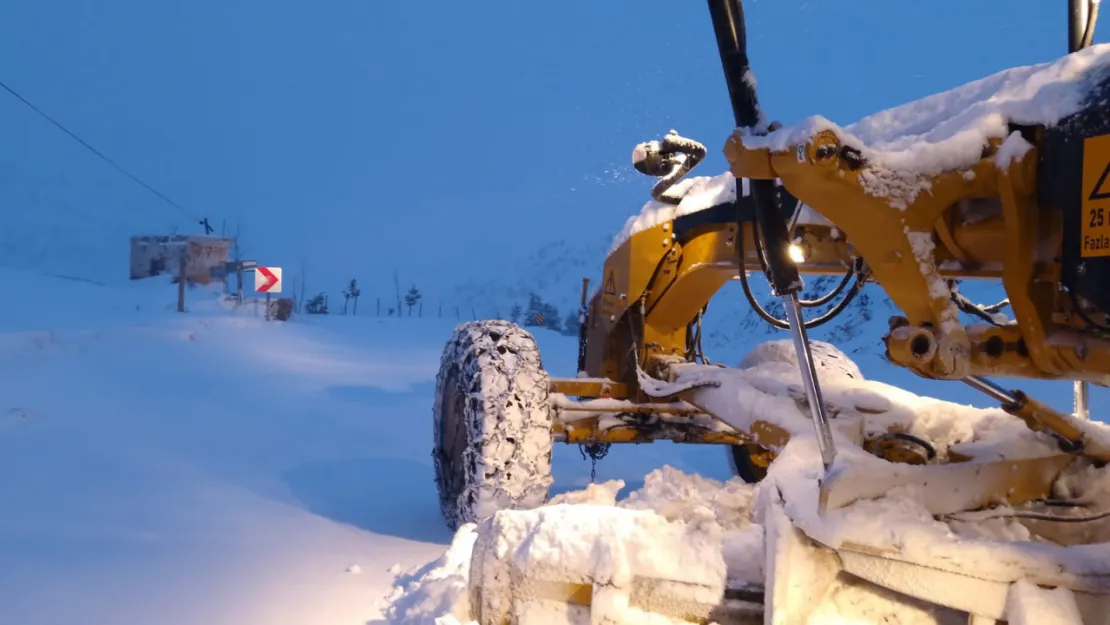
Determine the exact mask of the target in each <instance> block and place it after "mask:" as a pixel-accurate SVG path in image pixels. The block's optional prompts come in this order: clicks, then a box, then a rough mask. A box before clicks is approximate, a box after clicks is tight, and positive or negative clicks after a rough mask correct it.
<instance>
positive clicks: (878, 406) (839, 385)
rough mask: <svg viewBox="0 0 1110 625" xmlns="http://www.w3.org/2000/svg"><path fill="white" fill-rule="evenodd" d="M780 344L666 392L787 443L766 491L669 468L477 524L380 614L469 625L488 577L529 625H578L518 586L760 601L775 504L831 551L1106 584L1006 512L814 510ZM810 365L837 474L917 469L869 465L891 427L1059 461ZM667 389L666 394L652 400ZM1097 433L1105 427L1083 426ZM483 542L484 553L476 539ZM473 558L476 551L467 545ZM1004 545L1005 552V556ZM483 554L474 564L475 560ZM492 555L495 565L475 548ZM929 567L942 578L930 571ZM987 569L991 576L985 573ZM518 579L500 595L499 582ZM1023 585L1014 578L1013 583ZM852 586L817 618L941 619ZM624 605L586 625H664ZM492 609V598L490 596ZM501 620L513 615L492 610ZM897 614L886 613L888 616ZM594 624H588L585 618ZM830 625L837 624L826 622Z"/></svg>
mask: <svg viewBox="0 0 1110 625" xmlns="http://www.w3.org/2000/svg"><path fill="white" fill-rule="evenodd" d="M782 347H783V345H782V344H781V343H770V344H765V345H763V346H760V347H758V348H757V349H756V350H753V352H752V353H751V354H750V355H749V357H748V358H746V359H745V360H744V362H743V363H742V364H741V366H742V367H745V368H741V369H722V368H715V367H704V366H690V367H689V368H686V369H683V370H682V372H681V373H680V375H679V376H678V379H677V381H676V382H675V384H684V383H690V382H691V381H700V382H706V381H712V382H714V383H715V384H716V385H715V386H710V387H706V388H704V389H702V390H701V391H699V393H700V394H699V396H698V400H699V401H698V403H699V404H700V405H703V406H706V407H708V408H709V409H711V410H713V411H714V412H715V413H716V414H718V415H720V416H721V417H722V418H723V419H725V420H726V421H728V422H729V423H731V424H733V425H736V426H739V427H744V428H747V427H750V425H751V423H752V422H753V421H754V420H763V421H765V422H768V423H771V424H774V425H776V426H778V427H780V428H782V429H784V430H786V431H788V432H790V434H791V436H792V438H791V442H790V443H789V444H788V445H787V446H786V447H785V448H783V449H781V450H780V452H779V455H778V458H777V459H776V461H775V462H774V464H773V465H772V466H771V469H770V471H769V473H768V476H767V478H766V479H765V480H764V481H763V482H762V483H760V484H759V485H758V486H752V485H749V484H745V483H743V482H742V481H740V480H739V479H738V478H736V479H733V480H731V481H729V482H726V483H722V482H718V481H715V480H711V479H707V478H704V477H700V476H695V475H687V474H685V473H682V472H680V471H678V470H675V469H672V468H670V467H664V468H662V469H659V470H656V471H653V472H652V473H650V474H649V475H648V476H647V478H646V479H645V482H644V486H643V488H641V489H639V490H636V491H634V492H632V493H630V494H628V496H627V497H625V498H623V499H620V500H618V494H619V492H620V491H621V489H622V488H623V487H624V483H623V482H621V481H612V482H606V483H602V484H595V485H592V486H590V487H589V488H588V489H587V490H585V491H578V492H571V493H566V494H563V495H560V496H557V497H555V498H553V499H552V500H551V501H550V502H549V503H548V504H547V505H545V506H543V507H541V508H538V509H535V510H530V511H503V512H499V513H497V514H496V515H495V516H494V517H493V518H492V519H490V520H487V521H485V522H483V524H482V525H481V526H475V525H467V526H465V527H463V528H461V529H460V530H459V532H458V533H457V535H456V537H455V539H454V542H453V544H452V545H451V548H450V549H449V550H448V552H447V553H446V554H445V555H444V556H443V557H441V558H440V559H439V560H437V561H435V562H433V563H430V564H428V565H426V566H425V567H423V568H421V569H419V570H416V571H413V572H410V573H408V574H405V575H401V576H399V577H398V578H397V580H396V584H395V588H394V591H393V594H392V596H391V597H390V606H389V608H388V609H387V610H386V615H387V618H388V619H389V622H390V623H396V624H401V623H406V624H411V623H415V624H419V623H428V624H433V623H438V624H455V623H467V622H468V621H470V619H471V618H472V614H474V610H476V609H478V608H479V607H481V609H490V608H489V607H488V606H485V605H483V606H474V605H472V603H471V602H472V601H473V600H474V599H475V597H472V596H468V592H467V588H468V580H469V579H470V576H471V575H482V576H483V577H482V579H481V582H482V583H481V584H480V586H481V587H482V588H483V592H485V593H490V592H491V588H490V587H491V586H492V585H496V584H502V585H505V584H510V585H511V584H520V586H519V587H514V588H512V589H511V590H510V589H509V588H508V587H505V588H504V590H505V593H504V594H503V595H502V596H511V597H519V596H522V595H523V594H528V593H533V594H532V595H530V596H531V597H532V598H533V600H534V601H533V603H534V607H532V608H530V609H532V610H541V611H544V612H543V614H541V615H537V614H533V615H532V616H539V617H540V618H539V620H538V621H535V622H541V623H547V622H563V623H565V622H578V620H577V619H578V617H575V616H574V615H572V614H568V609H569V608H567V606H565V605H563V604H561V603H560V604H556V603H545V602H544V601H543V600H542V598H541V600H535V599H536V598H537V597H538V595H535V594H534V593H535V591H534V589H531V588H528V587H526V586H527V583H526V581H521V580H535V579H548V580H567V579H580V580H583V581H584V582H587V583H588V582H593V583H599V584H601V585H603V586H605V587H606V588H609V587H613V588H616V589H621V588H624V589H625V590H628V592H629V593H631V594H635V592H634V591H633V590H629V589H631V588H633V586H634V585H635V584H634V580H635V579H636V578H647V579H666V580H671V581H673V582H676V583H679V584H680V585H682V586H683V588H685V589H687V590H684V591H683V592H687V591H688V592H689V593H690V598H691V600H692V601H696V600H703V601H708V602H712V601H713V597H716V598H718V599H719V598H720V597H721V596H722V595H723V592H724V589H725V588H726V587H728V588H744V587H747V588H761V587H762V586H763V584H764V571H763V569H764V560H765V556H764V519H763V518H762V516H763V511H764V510H766V509H768V506H767V505H765V504H766V501H767V499H769V498H771V497H778V496H781V497H782V498H783V499H784V501H785V510H786V512H787V514H788V515H789V517H790V519H791V520H792V522H793V523H794V524H795V525H796V526H798V527H800V528H801V529H803V531H805V533H806V534H808V535H809V536H810V537H812V538H814V539H815V540H817V541H819V542H820V543H823V544H825V545H828V546H830V547H834V548H835V547H837V546H839V545H840V544H842V543H845V542H854V543H858V544H868V545H876V546H880V547H883V548H890V549H898V550H901V551H902V553H904V554H907V555H908V556H909V557H911V558H915V559H917V560H918V561H920V560H922V559H924V560H929V559H930V558H932V559H935V560H936V561H937V562H938V563H940V562H942V561H943V562H944V564H943V566H944V567H953V566H957V567H958V566H975V567H979V568H980V569H983V570H988V569H990V572H991V574H993V575H998V576H1002V577H1005V576H1007V575H1010V576H1014V579H1019V578H1021V577H1022V576H1023V575H1024V574H1028V572H1029V571H1035V570H1036V569H1037V568H1038V567H1044V566H1048V565H1050V564H1051V563H1052V562H1059V561H1061V560H1063V561H1066V562H1067V563H1068V567H1069V569H1070V568H1073V567H1074V569H1075V570H1077V571H1088V572H1106V573H1110V564H1107V563H1108V562H1110V553H1108V552H1107V550H1106V549H1105V548H1104V547H1101V546H1072V547H1064V546H1062V545H1060V544H1055V543H1051V542H1047V541H1045V540H1044V539H1041V538H1038V537H1036V536H1034V535H1032V534H1031V533H1030V531H1029V529H1027V527H1026V526H1025V525H1023V524H1021V523H1019V522H1018V521H1016V520H1014V519H1013V518H1011V517H1007V516H1006V513H1007V512H1008V511H1011V509H1010V508H1009V507H1001V508H995V509H994V510H993V511H992V512H991V513H987V514H980V516H978V517H976V516H974V515H972V516H961V517H960V518H959V519H955V518H947V517H942V518H939V520H938V517H934V515H933V514H931V513H930V512H929V511H928V510H927V509H926V508H925V507H924V506H923V505H922V504H921V503H920V493H917V492H914V491H913V490H912V489H910V488H894V489H891V490H890V491H889V492H880V493H876V494H874V495H868V496H865V497H863V498H862V499H861V500H860V501H857V502H855V503H852V504H850V505H847V506H845V507H843V508H840V509H836V510H830V511H827V512H826V513H825V514H823V515H818V514H817V513H816V500H817V484H818V482H817V479H818V478H819V477H820V476H821V475H822V473H823V470H822V466H821V462H820V455H819V454H818V451H817V449H816V445H815V438H814V435H813V432H812V425H811V423H810V420H809V418H808V416H807V415H808V409H807V408H806V406H805V405H804V400H803V399H802V398H804V394H803V393H802V390H801V387H800V380H799V376H798V373H797V371H796V368H795V367H794V365H793V364H792V363H791V362H789V360H790V355H791V354H790V353H789V350H784V349H782ZM815 351H816V353H818V354H820V355H821V357H822V360H823V363H822V366H821V367H820V368H819V372H820V373H819V375H820V376H821V380H822V385H823V389H824V391H825V398H826V401H827V403H828V406H829V409H830V411H831V413H832V414H833V416H834V421H835V422H836V423H837V424H838V427H837V433H836V439H837V444H838V449H839V455H838V457H837V461H836V463H835V464H834V466H833V468H832V470H833V471H839V472H851V471H862V472H869V473H870V474H871V475H890V474H895V473H897V471H900V470H912V469H913V468H912V467H905V468H904V469H903V467H896V465H891V464H890V463H887V462H885V461H882V460H880V459H878V458H876V457H874V456H871V455H869V454H867V453H866V452H864V451H863V450H862V449H861V448H860V447H858V445H857V444H855V443H853V442H852V440H851V439H852V436H851V433H852V432H853V431H857V432H877V431H881V430H887V429H889V428H894V429H896V430H899V431H903V432H906V433H910V434H913V435H915V436H917V437H919V438H921V439H923V440H925V441H927V442H929V443H930V444H931V445H932V446H933V447H934V448H935V450H936V452H937V455H938V456H940V457H942V458H943V457H946V456H949V455H951V454H955V453H959V454H962V455H965V456H969V457H971V458H975V459H983V460H992V459H1000V458H1005V459H1007V460H1017V459H1021V458H1031V457H1039V456H1047V455H1053V454H1056V453H1059V452H1058V449H1057V448H1056V446H1055V443H1054V440H1053V439H1051V438H1050V437H1048V436H1047V435H1044V434H1038V433H1033V432H1031V431H1030V430H1028V429H1026V428H1025V426H1024V425H1023V424H1022V423H1021V422H1020V421H1019V420H1017V419H1016V418H1014V417H1012V416H1010V415H1008V414H1006V413H1004V412H1002V411H1001V410H983V409H978V408H973V407H970V406H961V405H957V404H952V403H949V402H944V401H940V400H936V399H931V398H926V397H921V396H918V395H914V394H913V393H909V392H907V391H904V390H900V389H897V388H894V387H891V386H888V385H885V384H882V383H879V382H875V381H869V380H864V379H862V375H861V374H860V372H859V369H858V368H856V367H855V366H854V364H853V363H852V362H851V361H850V360H849V359H848V358H847V357H846V356H844V355H843V354H842V353H840V352H839V351H838V350H836V348H835V347H832V346H831V345H827V344H818V345H817V349H816V350H815ZM656 390H658V391H659V392H661V393H663V392H666V389H665V388H659V389H656ZM1087 425H1088V426H1089V427H1090V429H1091V431H1092V433H1094V434H1103V433H1105V431H1106V427H1105V426H1102V425H1101V424H1095V423H1088V424H1087ZM1108 486H1110V473H1108V471H1107V470H1106V469H1100V470H1096V469H1094V468H1091V467H1090V466H1086V465H1084V464H1082V463H1076V464H1075V465H1073V468H1072V469H1070V470H1069V472H1068V473H1067V474H1066V475H1065V477H1064V478H1063V479H1061V480H1060V481H1059V483H1058V484H1057V487H1058V488H1057V490H1058V491H1060V492H1059V494H1060V495H1061V496H1069V497H1077V496H1082V497H1085V498H1087V499H1088V500H1105V499H1107V497H1106V495H1105V494H1106V493H1107V492H1110V488H1108ZM487 536H488V537H494V538H489V539H488V540H489V541H490V544H488V545H484V544H483V542H482V541H483V540H486V537H487ZM476 544H477V545H478V547H477V548H476V547H475V545H476ZM1000 546H1001V550H1000ZM476 549H477V550H482V549H486V550H493V551H492V555H493V557H492V558H491V557H478V556H476V558H475V562H478V564H477V565H475V566H474V567H473V569H472V567H471V553H472V551H475V550H476ZM483 553H485V554H487V556H488V555H489V554H490V553H491V552H489V551H484V552H483ZM484 562H493V563H495V566H496V567H498V571H499V573H498V575H500V577H498V575H489V574H487V573H486V572H485V570H484V569H483V566H485V565H484V564H482V563H484ZM938 566H941V565H940V564H938ZM984 567H985V568H984ZM510 569H511V570H513V571H515V572H516V573H514V575H517V577H514V578H513V580H514V581H512V582H506V581H505V579H506V576H505V575H502V574H501V572H503V571H505V570H510ZM1023 572H1024V573H1023ZM852 593H853V589H851V588H844V589H839V590H837V591H835V592H831V593H830V595H837V596H835V597H831V599H830V600H829V601H827V602H826V603H825V604H823V605H822V607H821V615H822V617H827V618H833V617H836V615H837V614H841V615H842V616H843V617H844V618H846V619H847V618H860V619H864V620H865V621H868V622H870V621H876V622H877V621H880V620H882V619H883V618H888V617H889V618H896V619H897V620H896V621H894V622H900V623H903V624H904V623H914V622H922V623H925V622H928V623H933V622H936V618H935V615H932V614H930V613H928V611H927V610H925V609H924V608H922V607H921V606H919V605H911V604H909V603H904V604H898V605H896V606H895V608H892V607H891V604H890V602H889V601H888V602H886V603H884V604H873V603H868V600H867V598H866V597H865V596H862V597H857V596H854V595H853V594H852ZM624 597H625V598H624V599H620V598H619V597H618V598H617V599H614V600H613V601H611V602H610V603H609V604H606V603H605V601H606V598H605V597H604V596H599V595H598V592H597V591H596V590H595V593H594V599H593V603H594V608H593V610H594V617H595V618H596V617H597V614H598V611H599V607H598V605H599V604H601V605H602V607H601V608H600V609H601V610H603V611H604V613H605V614H606V615H607V616H608V617H610V618H613V619H614V622H624V623H641V622H644V623H647V622H652V623H663V622H669V621H668V620H667V619H666V618H665V617H662V616H661V615H659V614H655V613H647V612H642V611H640V610H639V609H637V608H636V607H633V606H630V605H629V604H628V600H627V595H625V596H624ZM484 600H486V601H488V599H484ZM495 607H496V609H499V610H501V609H507V608H506V607H505V606H495ZM892 610H893V612H892ZM586 622H588V621H586ZM829 622H838V621H837V620H835V619H834V620H832V621H829Z"/></svg>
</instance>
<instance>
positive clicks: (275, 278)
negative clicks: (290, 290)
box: [254, 266, 281, 293]
mask: <svg viewBox="0 0 1110 625" xmlns="http://www.w3.org/2000/svg"><path fill="white" fill-rule="evenodd" d="M254 290H255V292H256V293H281V267H261V266H259V267H255V268H254Z"/></svg>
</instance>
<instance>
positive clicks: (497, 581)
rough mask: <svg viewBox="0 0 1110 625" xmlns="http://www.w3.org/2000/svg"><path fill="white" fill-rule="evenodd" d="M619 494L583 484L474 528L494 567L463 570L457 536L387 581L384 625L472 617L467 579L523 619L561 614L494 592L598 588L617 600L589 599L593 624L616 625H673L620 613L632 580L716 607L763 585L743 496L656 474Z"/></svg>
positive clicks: (461, 538) (465, 551) (716, 485)
mask: <svg viewBox="0 0 1110 625" xmlns="http://www.w3.org/2000/svg"><path fill="white" fill-rule="evenodd" d="M623 487H624V482H623V481H621V480H613V481H610V482H606V483H603V484H593V485H590V486H589V487H587V489H586V490H583V491H575V492H570V493H565V494H563V495H560V496H558V497H555V498H553V499H552V501H551V502H550V503H549V504H547V505H545V506H543V507H541V508H538V509H535V510H518V511H502V512H499V513H497V514H496V515H495V516H494V517H492V518H491V519H489V520H488V521H486V522H485V524H484V525H485V527H483V528H482V533H483V536H484V537H485V539H486V540H487V544H485V545H481V544H480V545H478V547H477V549H479V550H480V549H494V550H495V551H496V556H497V557H496V558H494V559H491V558H479V559H480V562H479V564H476V565H474V569H473V570H468V567H469V565H466V564H464V563H463V561H462V559H463V558H469V557H470V556H471V555H472V553H471V550H472V549H474V548H475V540H474V532H475V528H474V526H472V525H470V526H465V527H463V528H462V529H460V530H459V533H458V535H457V536H456V539H455V542H454V543H452V546H451V548H450V550H448V552H447V554H445V555H444V556H443V557H442V558H440V559H439V560H437V561H436V562H434V563H432V564H431V565H428V566H426V567H423V568H422V569H419V570H417V571H416V572H414V573H411V574H408V575H402V576H399V577H398V578H397V583H396V587H395V588H394V591H393V594H392V595H391V596H390V599H389V600H390V602H391V605H390V607H389V608H388V609H387V610H386V616H387V619H388V622H390V623H396V624H398V625H399V624H401V623H405V624H410V623H416V624H422V623H429V624H431V623H437V622H438V623H443V624H447V625H456V624H457V623H460V622H465V621H463V619H466V618H468V616H467V615H469V614H472V613H471V612H470V610H471V609H472V607H471V603H470V601H471V599H472V598H471V597H469V596H468V594H467V582H468V580H469V576H470V575H471V574H475V575H483V576H484V577H483V580H482V584H481V587H482V589H483V592H485V593H487V595H490V594H492V595H494V596H495V597H505V596H512V597H513V598H514V600H515V601H519V602H520V603H521V604H522V605H517V606H516V607H517V608H519V609H525V608H526V609H528V610H531V611H533V614H532V615H533V616H535V613H536V611H537V610H539V611H543V610H546V611H548V614H547V615H548V616H552V615H551V614H550V611H551V610H556V609H558V610H563V611H566V610H567V607H566V606H565V605H559V604H555V603H547V602H544V601H542V599H540V598H539V597H533V596H532V595H533V594H534V593H535V589H534V588H531V587H526V586H514V587H513V588H512V592H511V593H508V594H506V593H505V592H502V593H500V594H499V593H497V592H496V590H497V589H498V588H500V589H502V591H505V590H508V589H507V588H506V586H507V585H508V584H510V583H512V582H513V581H514V580H515V581H519V582H520V583H521V584H524V581H525V580H527V581H528V582H530V583H533V584H534V583H535V582H536V580H552V581H556V580H565V579H577V580H583V581H584V582H587V583H591V582H592V583H596V584H598V585H599V586H600V587H603V588H605V589H613V590H614V591H615V592H613V593H610V594H608V595H607V596H606V595H603V594H600V593H599V592H598V591H596V590H595V593H594V598H593V603H594V608H593V610H594V615H595V617H596V616H598V614H599V611H600V612H604V613H605V615H607V617H609V618H612V619H614V621H613V622H621V623H672V622H680V621H671V620H670V619H668V618H666V617H663V616H661V615H660V614H658V613H655V612H646V611H644V610H643V609H642V608H640V607H638V606H637V605H632V604H630V602H629V597H628V595H634V594H635V590H634V587H635V585H636V582H637V580H639V579H663V580H668V581H669V582H672V583H673V584H674V586H672V588H671V593H672V594H673V593H675V592H676V588H677V589H679V591H678V592H680V591H681V590H685V591H686V592H688V593H690V597H688V600H689V601H691V602H697V601H701V602H704V603H708V604H713V603H716V602H718V601H719V600H720V599H721V597H722V596H723V593H724V589H725V587H726V585H727V586H728V587H743V586H751V587H758V586H760V585H761V584H762V580H763V571H762V561H761V559H760V558H758V557H753V554H759V553H760V551H761V549H762V543H763V533H762V531H763V530H762V528H761V527H760V526H759V525H756V524H754V523H752V522H751V521H750V519H749V518H748V517H749V506H750V504H751V502H752V500H753V497H754V493H755V489H754V488H753V487H752V486H750V485H748V484H745V483H743V482H742V481H740V480H738V479H735V480H732V481H729V482H727V483H721V482H718V481H716V480H711V479H708V478H703V477H700V476H695V475H686V474H684V473H682V472H681V471H678V470H676V469H673V468H671V467H663V468H662V469H658V470H656V471H653V472H652V473H650V474H648V475H647V477H646V478H645V480H644V486H643V488H641V489H639V490H637V491H635V492H633V493H631V494H630V495H629V496H628V497H627V498H626V499H624V500H623V501H619V502H618V501H617V494H618V492H619V491H620V490H621V489H623ZM482 563H485V564H486V567H484V568H483V567H481V566H480V564H482ZM529 597H531V598H532V599H533V600H532V601H531V603H532V604H533V605H531V606H525V605H523V603H524V601H523V600H522V599H523V598H529ZM654 599H655V600H656V601H659V600H661V598H660V597H659V596H656V597H654ZM648 601H649V602H650V601H651V599H648ZM484 609H486V610H490V609H495V607H494V606H485V607H484ZM496 609H508V607H507V606H504V605H501V606H496ZM436 619H442V620H439V621H437V620H436ZM565 621H566V618H563V619H562V622H565ZM586 622H588V620H587V621H586Z"/></svg>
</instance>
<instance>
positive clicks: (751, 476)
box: [728, 445, 767, 484]
mask: <svg viewBox="0 0 1110 625" xmlns="http://www.w3.org/2000/svg"><path fill="white" fill-rule="evenodd" d="M753 447H754V448H758V446H756V445H729V446H728V463H729V466H731V467H732V474H733V475H736V476H738V477H739V478H740V479H742V480H744V481H745V482H747V483H748V484H758V483H759V482H761V481H763V478H765V477H767V469H766V468H764V467H761V466H759V465H757V464H756V463H754V462H752V457H751V452H752V448H753Z"/></svg>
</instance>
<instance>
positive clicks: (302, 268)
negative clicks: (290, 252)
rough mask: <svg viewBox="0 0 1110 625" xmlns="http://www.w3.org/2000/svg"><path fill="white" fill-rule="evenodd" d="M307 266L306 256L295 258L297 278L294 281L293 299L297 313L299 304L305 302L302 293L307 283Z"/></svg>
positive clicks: (299, 310) (299, 309)
mask: <svg viewBox="0 0 1110 625" xmlns="http://www.w3.org/2000/svg"><path fill="white" fill-rule="evenodd" d="M308 267H309V263H308V257H307V256H301V257H300V258H299V259H297V273H298V278H299V279H298V280H296V281H295V282H294V286H293V299H294V300H296V303H295V305H294V307H295V308H296V311H297V312H298V313H300V312H301V306H303V305H304V302H305V298H304V293H305V289H306V288H307V285H308Z"/></svg>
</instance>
